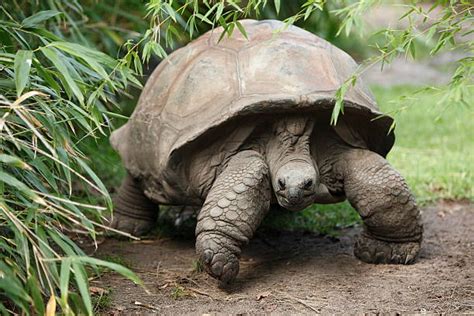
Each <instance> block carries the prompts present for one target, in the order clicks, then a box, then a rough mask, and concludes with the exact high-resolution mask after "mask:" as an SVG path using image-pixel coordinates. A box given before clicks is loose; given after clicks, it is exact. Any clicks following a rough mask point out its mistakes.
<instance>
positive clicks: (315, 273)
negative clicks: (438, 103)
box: [92, 202, 474, 315]
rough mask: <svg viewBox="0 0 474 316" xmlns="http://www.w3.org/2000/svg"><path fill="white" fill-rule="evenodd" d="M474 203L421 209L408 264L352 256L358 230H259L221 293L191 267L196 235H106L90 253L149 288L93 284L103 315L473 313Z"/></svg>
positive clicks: (115, 281)
mask: <svg viewBox="0 0 474 316" xmlns="http://www.w3.org/2000/svg"><path fill="white" fill-rule="evenodd" d="M473 215H474V205H472V204H469V203H458V202H442V203H439V204H438V205H437V206H433V207H428V208H425V209H424V210H423V220H424V223H425V239H424V243H423V247H422V251H421V254H420V257H419V258H418V261H417V262H416V263H415V264H413V265H409V266H400V265H370V264H365V263H362V262H360V261H358V260H357V259H355V258H354V256H353V255H352V244H353V240H354V236H355V235H356V234H357V233H358V231H359V230H360V228H351V229H346V230H344V231H342V232H341V237H340V238H337V239H334V238H327V237H324V236H319V235H315V234H305V233H288V232H272V233H262V232H260V233H258V234H257V235H256V237H255V238H254V239H253V240H252V242H251V244H250V245H249V246H248V247H247V248H245V250H244V252H243V255H242V260H241V272H240V274H239V276H238V278H237V280H236V281H235V282H234V283H233V284H232V285H231V286H230V287H229V288H228V289H226V290H223V289H220V288H218V286H217V282H216V281H215V280H213V279H212V278H210V277H208V276H207V275H206V274H205V273H203V272H201V273H199V272H197V271H198V270H199V266H198V265H197V263H196V261H195V259H196V256H195V253H194V241H193V240H187V241H182V240H181V241H180V240H171V239H152V240H143V241H139V242H129V241H117V240H112V239H110V240H106V241H105V242H104V243H103V244H102V245H101V246H100V248H99V251H98V253H96V254H95V255H96V256H99V257H101V256H102V257H103V256H116V257H117V256H118V257H120V258H122V259H123V260H124V261H125V262H127V263H129V264H130V266H131V267H132V269H133V270H134V271H136V272H137V273H138V274H139V276H140V277H141V278H142V280H144V282H145V285H146V287H147V289H148V291H149V292H148V293H147V292H146V291H145V290H144V289H143V288H141V287H139V286H135V285H133V284H131V283H130V282H129V281H127V280H124V279H123V278H122V277H120V276H118V275H116V274H112V273H109V274H106V275H105V276H104V277H102V278H101V279H100V280H95V281H93V283H92V285H93V286H96V287H100V288H107V289H110V290H111V291H110V293H111V294H110V295H111V297H110V298H111V302H112V303H111V304H110V307H109V308H108V309H107V310H103V311H102V313H104V314H115V315H117V314H143V313H152V314H153V313H156V314H189V313H193V314H205V313H225V314H243V313H268V312H276V313H285V314H289V313H315V312H318V313H331V314H332V313H348V312H349V313H364V312H373V313H379V312H388V311H391V312H434V313H454V312H473V311H474V265H473V242H474V216H473Z"/></svg>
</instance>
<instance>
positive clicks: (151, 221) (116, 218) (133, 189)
mask: <svg viewBox="0 0 474 316" xmlns="http://www.w3.org/2000/svg"><path fill="white" fill-rule="evenodd" d="M113 204H114V214H113V217H112V223H111V224H110V226H111V227H112V228H115V229H118V230H121V231H124V232H127V233H129V234H131V235H134V236H143V235H145V234H147V233H148V232H149V231H150V230H151V229H152V228H153V227H154V226H155V224H156V219H157V217H158V210H159V207H158V205H157V204H155V203H153V202H152V201H150V200H149V199H148V198H147V197H146V196H145V194H144V193H143V190H142V189H141V188H140V186H139V184H138V183H137V181H136V180H135V179H134V178H133V177H132V176H130V175H129V174H127V176H126V177H125V179H124V180H123V182H122V185H121V186H120V188H119V190H118V193H117V195H116V196H115V197H114V199H113Z"/></svg>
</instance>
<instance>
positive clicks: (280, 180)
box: [278, 178, 285, 190]
mask: <svg viewBox="0 0 474 316" xmlns="http://www.w3.org/2000/svg"><path fill="white" fill-rule="evenodd" d="M278 186H279V187H280V190H284V189H285V180H284V179H281V178H280V179H278Z"/></svg>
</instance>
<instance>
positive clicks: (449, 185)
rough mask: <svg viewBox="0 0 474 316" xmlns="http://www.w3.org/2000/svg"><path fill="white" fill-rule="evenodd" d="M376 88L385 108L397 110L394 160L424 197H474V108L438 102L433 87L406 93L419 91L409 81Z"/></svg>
mask: <svg viewBox="0 0 474 316" xmlns="http://www.w3.org/2000/svg"><path fill="white" fill-rule="evenodd" d="M373 91H374V93H375V95H376V97H377V101H378V102H379V105H380V107H381V109H382V110H383V111H384V112H386V113H390V112H393V115H394V116H395V119H396V122H397V126H396V129H395V134H396V142H395V146H394V148H393V150H392V151H391V152H390V153H389V155H388V160H389V161H390V163H392V164H393V166H394V167H395V168H396V169H398V170H399V171H400V172H401V174H402V175H403V176H404V177H405V178H406V180H407V182H408V184H409V186H410V188H411V189H412V190H413V192H414V193H415V195H416V197H417V199H418V202H419V203H426V202H430V201H434V200H437V199H469V200H473V198H474V191H473V184H474V179H473V174H474V167H473V163H474V132H473V128H474V111H473V109H472V108H468V107H465V106H459V105H451V106H449V105H446V104H437V102H438V97H437V95H436V94H435V93H433V92H423V93H420V94H416V95H413V99H412V98H405V99H400V96H402V95H407V94H410V92H413V91H414V89H413V88H408V87H396V88H392V89H383V88H374V89H373ZM473 103H474V100H471V102H470V104H473ZM397 110H398V111H397Z"/></svg>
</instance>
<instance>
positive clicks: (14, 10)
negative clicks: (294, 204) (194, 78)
mask: <svg viewBox="0 0 474 316" xmlns="http://www.w3.org/2000/svg"><path fill="white" fill-rule="evenodd" d="M380 3H381V1H377V0H360V1H352V0H335V1H325V0H298V1H280V0H273V1H269V0H245V1H241V0H233V1H223V0H222V1H208V0H204V1H197V0H179V1H178V0H149V1H148V2H147V4H146V6H143V5H142V3H141V2H140V1H138V0H123V1H111V0H104V1H95V0H84V1H80V2H78V1H75V0H49V1H33V0H11V1H3V2H2V3H1V4H0V191H1V192H2V195H1V197H0V289H1V291H2V292H1V293H2V294H0V310H1V311H2V312H7V311H9V312H16V313H26V314H28V313H35V314H36V313H37V314H43V313H45V312H47V313H49V314H52V313H53V312H54V311H55V310H56V305H58V306H59V307H60V308H61V312H62V313H64V314H71V313H87V314H91V313H92V302H91V298H90V295H89V289H88V281H87V270H86V268H85V266H92V267H94V266H97V265H99V266H105V267H107V268H111V269H114V270H116V271H119V272H121V273H123V274H125V275H127V276H129V277H130V278H131V279H132V280H134V281H136V282H138V280H137V279H136V277H135V276H134V275H133V274H131V272H130V270H128V269H127V268H124V267H122V266H120V265H118V264H115V263H110V262H107V261H101V260H97V259H93V258H91V257H87V256H86V255H85V254H84V253H83V251H82V250H81V249H80V248H79V247H77V245H76V244H75V243H74V240H73V239H74V238H71V236H73V234H78V235H83V234H86V235H89V236H91V237H92V238H93V239H94V238H95V236H96V228H98V227H104V226H103V224H102V221H101V220H102V218H103V215H104V211H105V210H106V208H109V209H110V207H111V200H110V197H109V195H108V192H107V186H106V185H104V184H103V183H102V182H101V179H104V180H106V181H110V182H114V183H115V182H116V181H117V180H118V176H117V174H118V172H119V170H117V165H118V162H116V163H115V164H112V163H110V162H111V161H113V160H114V159H116V158H113V157H116V156H110V155H111V154H110V153H108V154H107V157H106V158H104V156H105V154H104V153H103V152H102V151H100V150H97V146H98V145H97V144H95V143H94V139H98V144H99V145H100V144H103V142H104V139H105V136H106V135H108V133H109V129H110V128H111V123H112V121H113V119H117V118H122V116H121V115H117V114H116V113H117V112H120V110H119V108H118V105H119V103H120V104H122V103H123V98H124V97H129V96H130V95H129V93H130V92H131V91H133V89H132V90H131V88H133V87H135V88H140V86H141V83H140V81H139V80H137V78H139V77H140V76H141V75H142V73H143V71H144V69H146V66H147V65H148V62H150V61H153V62H154V61H156V58H158V59H159V58H163V57H165V56H166V54H167V53H168V52H169V51H171V50H173V49H175V48H176V47H178V46H180V45H183V44H185V43H186V42H188V41H189V40H191V39H193V38H195V37H197V36H198V35H199V34H201V33H203V32H205V31H206V30H209V29H211V28H214V27H217V26H222V27H223V30H224V32H223V33H222V36H228V35H230V34H231V33H232V32H233V31H235V30H237V31H238V32H241V33H243V34H244V35H245V34H246V33H245V29H244V28H243V27H242V24H241V23H240V22H239V20H240V19H242V18H259V19H261V18H278V19H281V20H284V21H285V23H286V24H287V25H290V24H295V25H298V26H302V27H304V28H306V29H308V30H310V31H312V32H314V33H317V34H319V35H320V36H322V37H324V38H326V39H328V40H330V41H332V42H333V43H336V44H337V45H338V46H340V47H342V48H345V49H350V48H351V50H352V52H354V47H355V54H356V55H357V56H359V58H362V57H366V56H367V52H366V51H365V50H363V49H361V46H360V44H357V43H361V42H362V43H364V41H361V40H359V38H364V39H367V36H366V35H367V34H366V33H365V31H364V28H363V26H364V23H363V20H362V16H363V14H366V12H367V11H368V10H370V9H372V8H373V7H374V6H376V5H378V4H380ZM403 6H404V7H405V14H403V16H401V20H402V21H406V23H405V26H404V27H402V28H389V29H386V30H382V31H380V32H378V33H377V34H375V35H374V36H372V37H371V38H370V39H369V40H368V42H370V43H373V49H374V51H375V55H373V56H372V57H369V58H367V59H366V60H365V61H363V62H362V63H361V66H360V68H359V69H358V70H357V71H356V72H355V73H354V75H353V76H351V77H350V78H348V79H347V81H346V82H345V83H344V85H342V86H341V88H340V90H339V91H338V92H337V94H336V99H337V100H336V102H335V107H334V112H333V120H334V121H336V120H337V118H338V115H339V113H340V112H342V111H343V110H344V104H343V97H344V92H345V91H347V89H350V87H351V85H353V84H354V83H355V82H356V81H357V80H358V78H359V75H360V74H361V73H363V72H364V71H365V70H366V69H367V68H368V67H370V66H372V65H374V64H376V63H380V62H381V63H382V65H383V64H384V63H388V62H390V61H391V60H393V59H394V58H395V57H396V56H400V55H406V56H411V57H413V58H415V57H417V56H418V55H419V54H420V50H419V47H423V48H424V50H425V51H428V54H429V55H435V54H438V53H439V52H440V51H442V50H443V49H447V48H456V49H464V50H466V51H468V52H469V51H470V52H472V51H473V47H472V45H473V44H472V41H468V40H465V39H464V38H465V37H466V36H468V35H469V34H468V33H469V32H472V31H470V30H471V29H472V28H470V26H469V23H472V10H473V7H472V4H471V3H470V1H467V0H460V1H454V0H451V1H448V0H436V1H434V2H433V5H432V7H427V6H426V5H425V2H421V1H416V0H410V1H406V2H403ZM145 16H146V19H144V17H145ZM420 43H421V44H420ZM456 65H457V66H456V67H457V69H456V71H455V72H454V75H453V77H452V80H451V82H450V83H449V84H448V85H447V86H445V87H437V88H436V92H437V93H439V95H438V96H437V97H435V98H432V97H429V96H431V95H432V94H427V95H428V97H425V95H424V94H423V95H422V99H423V100H429V102H431V103H437V104H439V105H440V106H441V107H443V106H447V105H455V104H463V105H466V106H467V107H469V105H470V104H472V100H473V98H472V92H473V89H472V85H473V83H472V77H473V65H474V59H473V57H472V54H471V56H469V55H468V56H467V57H462V58H460V59H459V60H458V61H457V62H456ZM431 90H433V91H435V90H434V88H431ZM433 91H432V92H433ZM397 92H399V91H397ZM426 102H427V103H426V104H428V101H426ZM453 108H454V107H452V108H449V109H447V111H446V112H444V113H448V110H449V114H443V115H442V116H441V119H440V120H438V123H439V122H441V123H439V124H442V126H445V127H446V126H448V124H451V123H452V122H453V120H454V119H456V118H457V117H456V115H455V114H454V115H453V114H452V113H458V112H457V110H455V111H453ZM400 109H402V108H400V107H399V106H396V107H395V108H393V110H395V112H397V111H399V110H400ZM456 109H457V108H456ZM414 113H415V114H414V115H413V116H410V115H406V116H405V117H409V118H410V119H407V122H408V121H411V122H413V121H414V122H417V124H418V121H416V120H415V117H417V118H419V119H421V118H423V121H424V122H427V116H424V115H425V110H420V109H418V110H415V112H414ZM428 116H429V115H428ZM466 117H469V116H463V117H462V118H461V119H465V118H466ZM463 122H464V121H463ZM461 124H464V123H461ZM450 126H451V125H450ZM406 128H407V129H408V127H406ZM400 129H402V131H403V124H400ZM400 129H399V131H400ZM427 130H429V129H427ZM446 130H447V131H448V130H449V135H450V136H448V137H449V139H450V140H451V138H450V137H451V136H453V135H454V134H452V133H454V132H452V130H451V129H446ZM435 134H436V132H435ZM413 135H424V134H418V133H414V132H413V131H410V136H413ZM426 138H427V135H424V139H426ZM402 139H413V137H407V138H402ZM431 139H436V137H432V138H431ZM452 141H453V142H454V139H452ZM418 145H421V144H418V143H417V148H421V147H420V146H418ZM103 146H105V145H103ZM460 146H461V145H460ZM413 148H414V147H412V148H411V149H413ZM450 148H451V147H450ZM411 149H410V151H409V152H408V151H406V152H405V154H400V153H402V152H403V151H397V150H395V151H394V154H393V159H394V162H395V165H397V161H402V159H407V160H408V159H409V156H410V155H411V154H413V151H411ZM108 150H110V149H108ZM430 150H431V149H430ZM87 152H90V153H92V157H88V155H87V154H86V153H87ZM105 152H106V151H105ZM430 152H431V151H430ZM408 153H409V154H408ZM101 154H102V155H101ZM416 154H417V152H415V155H416ZM418 154H419V153H418ZM467 154H470V153H467ZM471 154H472V153H471ZM101 157H102V158H103V159H102V161H107V162H109V163H108V165H107V163H99V164H98V165H93V164H92V163H91V161H97V159H100V158H101ZM111 157H112V158H111ZM443 157H446V156H443ZM459 158H462V159H464V160H462V161H465V159H467V158H466V156H465V155H464V154H461V155H459V156H458V155H454V156H450V159H453V161H454V160H455V159H459ZM116 161H117V160H116ZM104 164H105V166H104ZM427 165H429V164H427ZM431 165H433V166H435V167H440V168H439V169H437V170H442V171H440V173H439V174H436V175H435V176H434V177H433V178H431V179H429V178H428V177H430V176H431V173H430V172H431V170H429V169H428V168H426V169H423V170H419V171H417V173H416V176H414V178H417V177H418V176H420V175H423V176H424V177H426V178H423V179H422V180H421V182H422V183H424V185H421V186H419V187H421V188H422V189H421V191H420V192H418V194H419V195H420V196H423V194H425V192H426V190H430V189H431V188H430V184H429V183H436V181H438V179H439V178H438V177H440V176H441V174H445V173H444V172H446V171H447V172H448V174H450V175H454V176H456V177H457V176H459V177H457V178H456V179H457V180H456V181H458V180H459V182H456V184H455V186H456V187H454V186H452V185H451V183H452V182H450V181H451V180H450V179H447V178H443V179H442V183H443V185H441V188H442V190H441V191H437V193H436V194H439V195H440V196H443V197H461V196H466V195H468V194H471V196H472V192H470V193H469V190H468V188H469V186H470V184H469V183H472V170H471V171H470V170H468V169H466V170H467V171H461V173H458V172H457V171H455V170H457V169H456V168H458V167H459V165H455V164H454V163H453V164H448V163H447V164H446V165H445V166H444V167H442V166H441V165H440V164H439V163H438V161H436V162H435V161H431ZM466 165H469V162H466ZM112 166H113V167H114V168H115V169H114V170H113V171H110V170H111V169H110V168H109V167H112ZM101 168H103V170H102V169H101ZM443 168H444V169H443ZM94 170H95V171H96V172H98V173H99V174H100V175H101V179H99V177H98V176H97V173H94ZM406 172H407V174H409V176H408V181H409V182H411V181H413V180H411V179H412V178H411V176H410V170H407V171H406ZM106 176H107V177H106ZM417 179H418V178H417ZM466 181H467V183H468V185H467V186H466ZM459 187H461V189H458V188H459ZM466 190H467V191H466ZM439 192H442V193H439ZM98 202H100V204H101V205H104V207H102V206H97V204H98ZM341 209H344V208H341ZM317 212H320V215H321V216H322V217H320V219H321V218H323V219H324V216H326V217H328V218H329V222H334V223H336V224H337V223H341V222H344V221H346V219H348V220H347V221H348V222H351V221H352V219H353V218H354V217H353V216H352V215H350V216H349V217H344V216H345V215H343V214H342V215H341V214H338V213H337V210H335V209H334V211H331V212H330V213H327V214H326V213H324V210H320V211H317ZM328 214H329V215H328ZM331 214H332V215H331ZM302 216H303V223H304V225H310V226H311V225H313V224H314V221H308V220H307V219H308V218H309V216H313V218H314V213H311V212H309V213H308V212H307V213H302ZM305 216H307V217H305ZM305 218H306V219H305ZM320 230H321V228H320ZM328 232H329V231H328ZM78 293H79V294H80V295H79V294H78Z"/></svg>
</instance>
